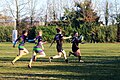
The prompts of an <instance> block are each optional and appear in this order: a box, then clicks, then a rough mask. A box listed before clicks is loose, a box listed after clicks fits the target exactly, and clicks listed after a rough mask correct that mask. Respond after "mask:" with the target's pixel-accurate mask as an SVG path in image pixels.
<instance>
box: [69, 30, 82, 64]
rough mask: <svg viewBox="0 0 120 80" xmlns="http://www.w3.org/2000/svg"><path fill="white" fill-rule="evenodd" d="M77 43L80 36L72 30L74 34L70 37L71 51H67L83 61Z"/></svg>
mask: <svg viewBox="0 0 120 80" xmlns="http://www.w3.org/2000/svg"><path fill="white" fill-rule="evenodd" d="M79 43H80V38H78V33H77V32H74V36H73V38H72V51H73V52H69V56H70V55H71V54H72V55H74V56H76V57H78V60H79V62H84V61H83V60H81V52H80V49H79V47H78V46H79Z"/></svg>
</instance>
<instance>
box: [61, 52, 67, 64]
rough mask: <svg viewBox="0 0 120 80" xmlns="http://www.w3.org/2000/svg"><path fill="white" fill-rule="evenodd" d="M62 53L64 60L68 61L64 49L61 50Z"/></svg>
mask: <svg viewBox="0 0 120 80" xmlns="http://www.w3.org/2000/svg"><path fill="white" fill-rule="evenodd" d="M62 53H63V56H64V58H65V62H66V63H68V59H67V56H66V52H65V51H64V50H62Z"/></svg>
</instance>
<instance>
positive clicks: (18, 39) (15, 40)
mask: <svg viewBox="0 0 120 80" xmlns="http://www.w3.org/2000/svg"><path fill="white" fill-rule="evenodd" d="M20 38H21V37H19V38H18V39H16V40H15V42H14V43H13V47H15V45H16V43H17V42H18V41H19V40H20Z"/></svg>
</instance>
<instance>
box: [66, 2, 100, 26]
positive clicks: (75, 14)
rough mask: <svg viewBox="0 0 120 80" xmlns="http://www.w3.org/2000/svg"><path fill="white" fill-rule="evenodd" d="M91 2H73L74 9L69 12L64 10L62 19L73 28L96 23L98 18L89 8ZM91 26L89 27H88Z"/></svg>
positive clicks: (90, 7)
mask: <svg viewBox="0 0 120 80" xmlns="http://www.w3.org/2000/svg"><path fill="white" fill-rule="evenodd" d="M91 4H92V2H91V0H85V1H84V2H83V3H78V2H75V8H76V9H72V10H71V11H69V9H65V13H64V17H65V19H66V20H68V21H69V22H70V23H71V26H73V27H77V28H79V27H80V24H85V23H88V24H92V23H98V20H99V17H98V16H97V13H96V12H94V10H93V9H92V6H91ZM88 26H91V25H88Z"/></svg>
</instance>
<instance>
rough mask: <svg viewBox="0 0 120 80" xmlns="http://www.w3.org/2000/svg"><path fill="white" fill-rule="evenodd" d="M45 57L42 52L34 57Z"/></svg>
mask: <svg viewBox="0 0 120 80" xmlns="http://www.w3.org/2000/svg"><path fill="white" fill-rule="evenodd" d="M45 56H46V54H45V52H44V51H42V52H40V53H39V54H38V55H36V58H40V57H45Z"/></svg>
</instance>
